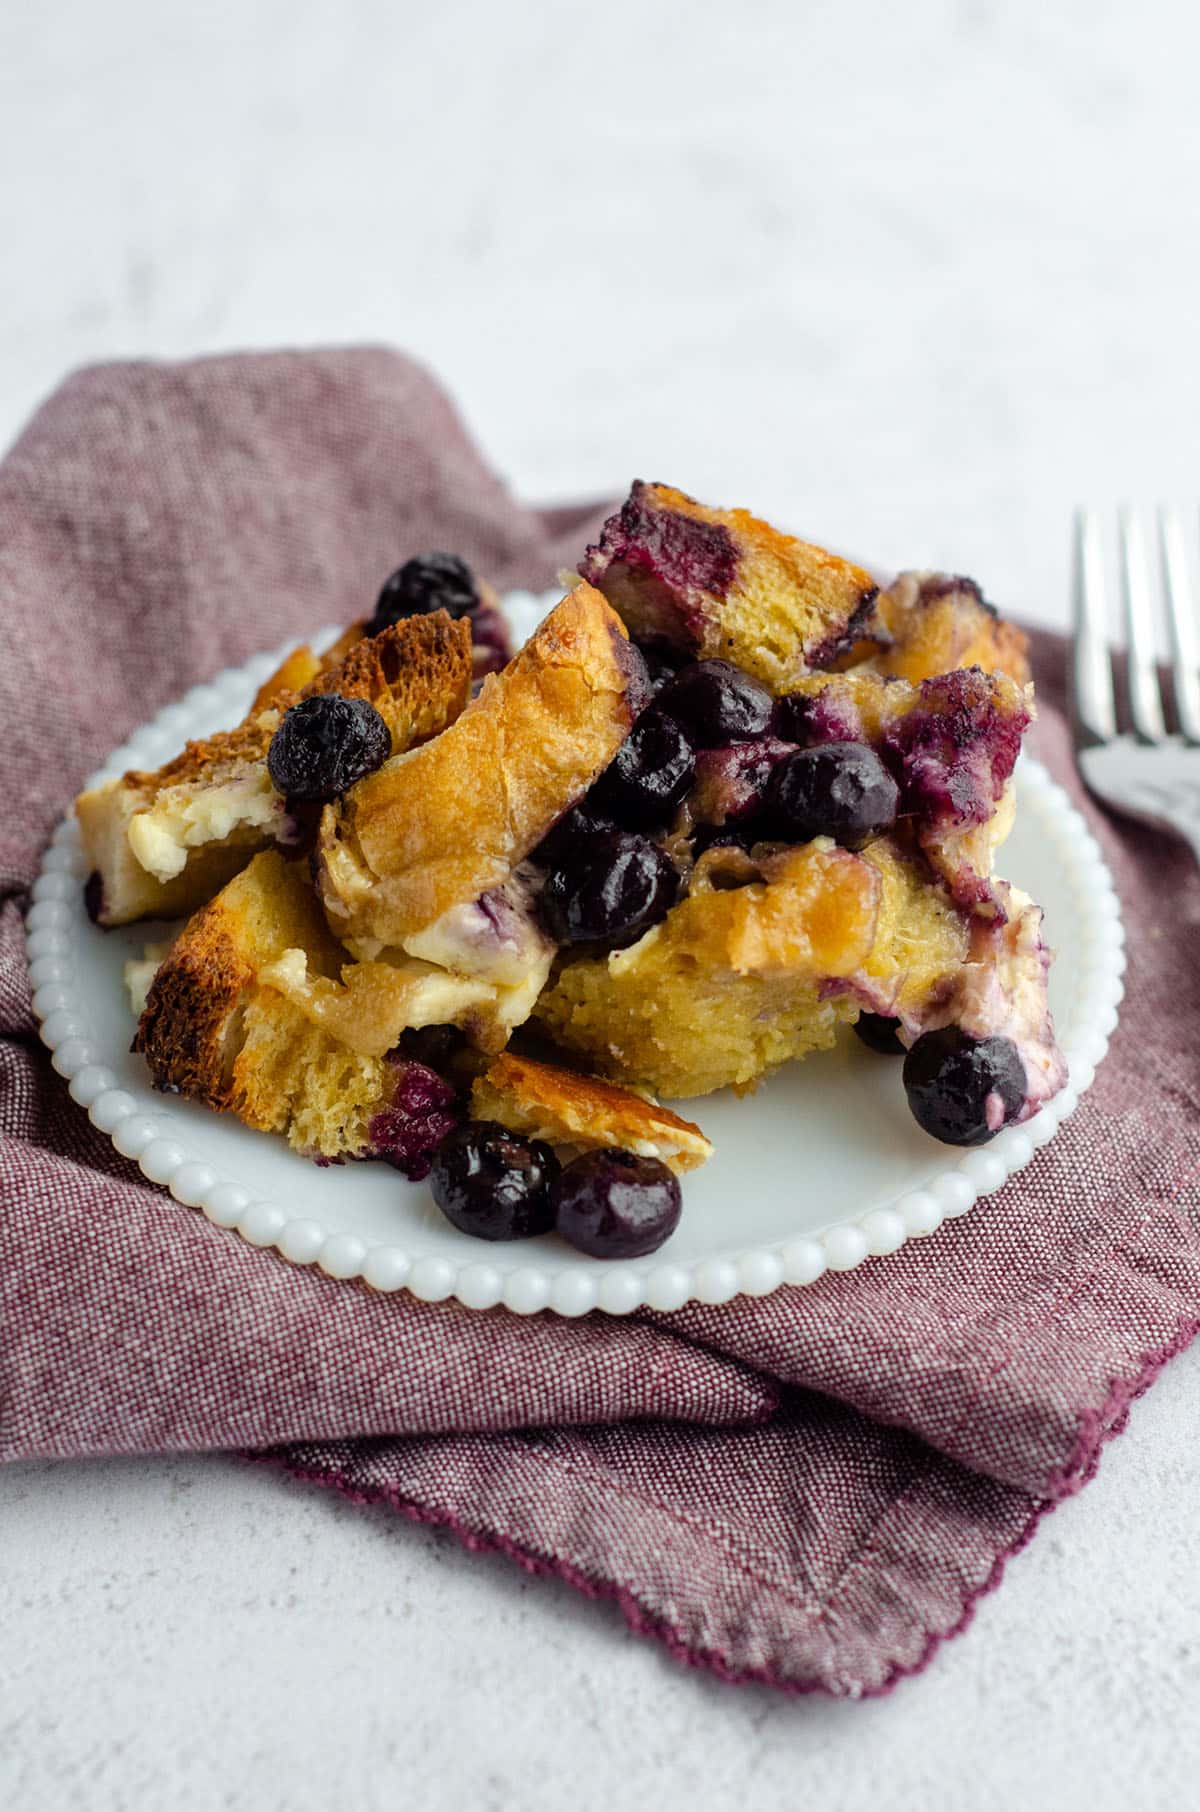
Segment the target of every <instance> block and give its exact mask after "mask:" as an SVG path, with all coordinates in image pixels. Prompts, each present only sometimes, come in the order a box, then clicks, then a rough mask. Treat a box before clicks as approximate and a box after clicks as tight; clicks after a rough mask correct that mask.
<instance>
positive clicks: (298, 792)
mask: <svg viewBox="0 0 1200 1812" xmlns="http://www.w3.org/2000/svg"><path fill="white" fill-rule="evenodd" d="M391 752H392V738H391V735H390V733H389V731H388V727H387V725H386V724H385V723H384V721H383V719H382V717H381V716H380V715H379V713H378V711H377V710H376V709H375V707H374V705H370V704H368V703H367V701H366V699H365V698H342V697H340V696H339V694H338V693H336V692H326V693H323V694H318V695H317V697H315V698H306V699H302V700H301V702H300V703H299V704H298V705H293V706H292V708H291V710H290V711H285V712H284V714H283V721H282V722H281V723H280V725H279V728H278V729H277V730H276V732H275V734H274V736H272V738H271V746H270V748H269V749H268V750H267V768H268V771H269V772H270V775H271V782H272V784H273V786H274V787H275V788H276V790H277V791H278V792H280V793H282V794H283V796H284V798H285V799H288V800H296V801H298V802H299V803H301V804H305V805H315V804H326V803H328V801H329V800H331V799H338V798H340V797H341V795H342V794H343V793H345V792H348V791H349V789H350V788H351V787H352V786H353V785H354V783H355V781H357V780H361V779H362V778H363V776H364V775H366V774H372V773H374V771H375V769H376V768H379V767H382V766H383V764H384V762H385V761H386V760H387V758H388V756H389V755H390V754H391Z"/></svg>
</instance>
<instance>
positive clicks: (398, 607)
mask: <svg viewBox="0 0 1200 1812" xmlns="http://www.w3.org/2000/svg"><path fill="white" fill-rule="evenodd" d="M478 603H479V588H478V586H477V585H476V583H475V575H474V573H473V572H472V571H471V569H470V567H469V566H468V565H467V563H466V561H465V560H460V559H459V557H458V555H457V554H440V553H435V554H416V555H414V557H413V558H412V559H411V560H406V561H405V562H404V565H403V566H398V567H397V568H396V570H395V572H394V573H391V574H389V576H388V577H387V578H386V579H385V580H384V582H383V589H382V590H381V591H380V593H379V599H378V602H377V603H376V605H375V614H374V616H373V617H372V618H371V621H370V622H369V623H368V624H367V633H368V635H378V634H379V632H380V630H381V629H386V628H387V626H388V625H389V623H399V622H401V621H403V619H404V618H405V617H424V616H428V614H429V612H430V611H432V610H444V611H446V613H447V614H448V615H449V616H451V617H454V618H456V619H457V618H458V617H465V616H466V615H467V614H468V613H469V612H470V611H472V610H474V609H475V607H476V605H477V604H478Z"/></svg>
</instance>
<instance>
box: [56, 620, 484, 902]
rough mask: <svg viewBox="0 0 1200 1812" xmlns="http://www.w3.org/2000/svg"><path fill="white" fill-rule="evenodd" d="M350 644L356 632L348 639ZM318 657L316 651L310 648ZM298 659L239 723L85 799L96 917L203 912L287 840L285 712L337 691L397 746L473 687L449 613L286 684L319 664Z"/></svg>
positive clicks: (446, 713)
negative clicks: (279, 771) (376, 716)
mask: <svg viewBox="0 0 1200 1812" xmlns="http://www.w3.org/2000/svg"><path fill="white" fill-rule="evenodd" d="M342 640H343V642H344V641H345V640H346V638H342ZM310 658H315V657H310ZM309 665H310V661H308V660H305V659H304V658H303V657H302V655H299V654H298V656H297V657H289V662H285V663H284V666H283V667H282V668H280V669H279V670H278V672H277V674H276V675H275V676H273V680H272V681H271V682H268V686H267V688H265V689H264V692H265V693H266V702H265V703H264V702H263V699H264V692H260V695H259V699H258V700H257V701H256V704H255V707H254V708H253V709H252V711H251V713H250V715H249V716H248V717H247V718H246V719H245V721H244V722H243V723H241V724H239V725H238V726H237V727H236V728H235V729H232V730H225V731H220V732H218V733H217V734H216V735H215V736H211V737H208V738H206V739H204V740H203V741H197V742H189V743H188V744H187V745H186V747H185V748H184V749H183V750H182V751H181V753H180V754H178V755H177V756H175V757H174V759H173V760H171V761H169V762H167V763H166V764H165V765H164V766H163V767H161V768H158V769H156V770H155V771H153V772H144V771H140V770H137V769H132V770H130V772H128V773H127V774H125V775H123V776H122V777H121V779H119V780H111V781H107V782H105V783H104V784H103V785H102V786H99V787H95V788H93V789H91V790H89V791H87V792H84V793H81V794H80V795H79V798H78V799H77V800H76V802H75V809H76V813H77V815H78V817H79V823H80V830H81V833H82V837H83V845H84V852H85V856H86V858H87V861H88V866H89V872H90V874H91V875H92V876H93V877H94V878H93V880H92V881H90V882H89V887H90V890H91V898H92V902H93V903H94V906H95V911H94V914H93V916H94V917H96V918H97V919H98V921H99V923H100V924H102V925H121V924H127V923H129V922H130V921H131V920H134V919H139V918H176V917H181V916H182V915H184V914H186V913H188V912H192V911H194V910H195V909H196V907H197V906H200V905H202V904H203V903H204V901H205V900H208V899H211V898H212V897H213V895H214V894H215V893H216V892H217V891H218V890H219V889H220V888H221V887H223V886H224V885H225V883H226V882H227V881H228V880H230V879H231V878H232V877H233V875H235V874H236V873H238V871H239V870H240V869H241V868H243V867H244V866H245V864H246V863H247V862H248V861H249V859H250V857H251V856H252V855H253V854H254V853H255V852H256V851H257V850H259V849H263V848H266V847H268V846H269V845H270V844H272V843H279V844H282V845H286V844H287V843H288V841H289V839H294V838H295V836H296V834H297V826H296V824H295V821H294V819H293V818H292V817H291V815H290V814H289V812H288V810H287V804H286V801H285V800H284V799H283V798H282V797H281V795H280V794H278V793H277V792H276V791H275V788H274V787H273V785H272V784H271V778H270V775H269V773H268V772H267V751H268V749H269V748H270V745H271V738H272V736H273V735H274V734H275V731H276V730H277V728H278V727H279V722H280V719H281V718H282V716H283V713H284V712H285V711H286V710H287V709H288V708H289V707H290V706H291V705H293V704H296V703H297V702H298V701H299V700H300V699H302V698H310V697H313V696H314V695H317V694H321V693H328V692H337V693H340V694H341V695H342V696H343V697H347V698H363V699H366V700H368V701H369V702H370V703H371V704H373V705H374V706H375V708H376V710H377V711H379V713H380V714H381V716H382V717H383V718H384V721H385V722H386V723H387V726H388V729H389V731H390V732H391V738H392V749H393V751H398V750H404V749H408V748H410V747H412V745H413V744H414V743H417V742H421V741H424V740H425V739H427V738H428V737H431V736H435V735H436V734H437V733H438V732H439V731H440V730H442V729H444V728H445V726H446V725H447V724H448V723H450V722H452V721H453V719H454V718H455V717H457V716H458V714H459V712H460V711H461V710H462V708H463V706H464V705H465V704H466V702H467V699H468V698H469V696H470V687H471V637H470V629H469V626H468V625H467V623H466V622H465V621H459V622H452V621H451V620H450V618H449V617H448V616H447V615H446V614H445V612H443V611H438V612H437V613H436V614H434V615H431V616H426V617H413V618H409V619H407V620H406V621H404V622H401V623H397V624H394V625H393V626H392V627H390V628H388V629H385V630H384V631H383V632H382V633H381V634H380V635H377V636H372V637H359V638H358V639H357V640H353V641H351V642H350V645H349V646H348V648H347V649H346V651H345V652H344V654H343V657H342V659H341V660H340V661H339V662H338V663H337V664H336V665H334V666H333V667H322V666H321V663H319V662H318V668H319V671H318V672H317V673H316V675H315V676H314V677H313V678H312V679H310V680H309V681H308V683H307V684H305V685H304V686H303V687H302V688H301V689H300V690H299V691H291V690H288V689H287V688H286V687H282V686H281V685H279V684H276V682H281V681H282V680H283V679H285V678H288V677H292V678H298V677H300V675H301V674H302V673H303V672H306V671H308V670H309Z"/></svg>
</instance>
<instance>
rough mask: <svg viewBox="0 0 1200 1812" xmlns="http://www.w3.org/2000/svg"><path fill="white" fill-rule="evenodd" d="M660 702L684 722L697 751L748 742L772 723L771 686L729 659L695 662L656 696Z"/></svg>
mask: <svg viewBox="0 0 1200 1812" xmlns="http://www.w3.org/2000/svg"><path fill="white" fill-rule="evenodd" d="M655 702H656V704H657V705H658V707H659V709H660V710H662V711H666V712H667V713H668V714H669V715H670V716H671V717H673V718H675V720H676V721H677V722H678V723H681V724H682V725H683V727H684V729H685V730H686V731H687V733H688V735H689V736H690V738H691V740H692V742H693V744H694V745H695V747H696V748H698V749H719V748H722V747H723V746H724V744H725V743H727V742H750V741H752V740H753V738H754V737H756V736H761V735H762V734H763V732H764V731H765V730H766V729H767V728H768V726H769V725H770V722H771V715H772V712H773V710H774V700H773V699H772V697H771V694H770V693H769V692H768V691H767V688H766V687H765V686H763V685H761V684H760V683H759V681H758V680H756V679H752V678H751V676H750V674H748V673H743V672H742V670H741V668H740V667H733V666H731V665H730V663H729V662H728V661H692V662H691V663H690V665H688V666H686V667H681V668H680V669H679V672H678V673H677V674H676V675H675V678H674V679H673V680H669V681H668V682H667V684H666V685H665V686H664V687H663V689H662V691H661V692H660V693H659V694H658V697H657V699H656V701H655Z"/></svg>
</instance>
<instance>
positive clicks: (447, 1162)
mask: <svg viewBox="0 0 1200 1812" xmlns="http://www.w3.org/2000/svg"><path fill="white" fill-rule="evenodd" d="M557 1175H558V1159H557V1158H556V1157H555V1155H554V1153H553V1152H552V1151H551V1149H550V1147H549V1146H548V1145H543V1144H542V1142H541V1140H540V1139H525V1138H522V1137H521V1134H520V1133H514V1132H509V1130H508V1128H507V1127H506V1126H500V1125H498V1124H497V1122H496V1121H495V1120H468V1121H466V1122H465V1124H464V1125H462V1126H459V1127H457V1128H456V1129H455V1130H454V1131H453V1132H452V1133H451V1134H450V1135H449V1137H448V1138H445V1139H443V1140H442V1143H441V1145H440V1146H439V1147H438V1153H437V1156H436V1158H435V1159H434V1163H433V1169H432V1171H431V1172H430V1175H429V1183H430V1187H431V1189H432V1190H433V1199H434V1201H435V1202H436V1203H437V1205H438V1207H439V1208H440V1209H441V1211H442V1213H443V1214H444V1215H445V1216H446V1219H447V1220H448V1221H450V1222H452V1223H453V1225H454V1226H456V1227H457V1228H458V1230H459V1232H460V1233H469V1234H471V1235H472V1236H473V1238H475V1239H530V1238H532V1236H533V1235H534V1234H537V1233H549V1231H550V1229H551V1227H553V1225H554V1211H553V1209H552V1208H551V1206H550V1198H549V1188H550V1185H551V1183H552V1182H553V1180H554V1178H555V1177H556V1176H557Z"/></svg>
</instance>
